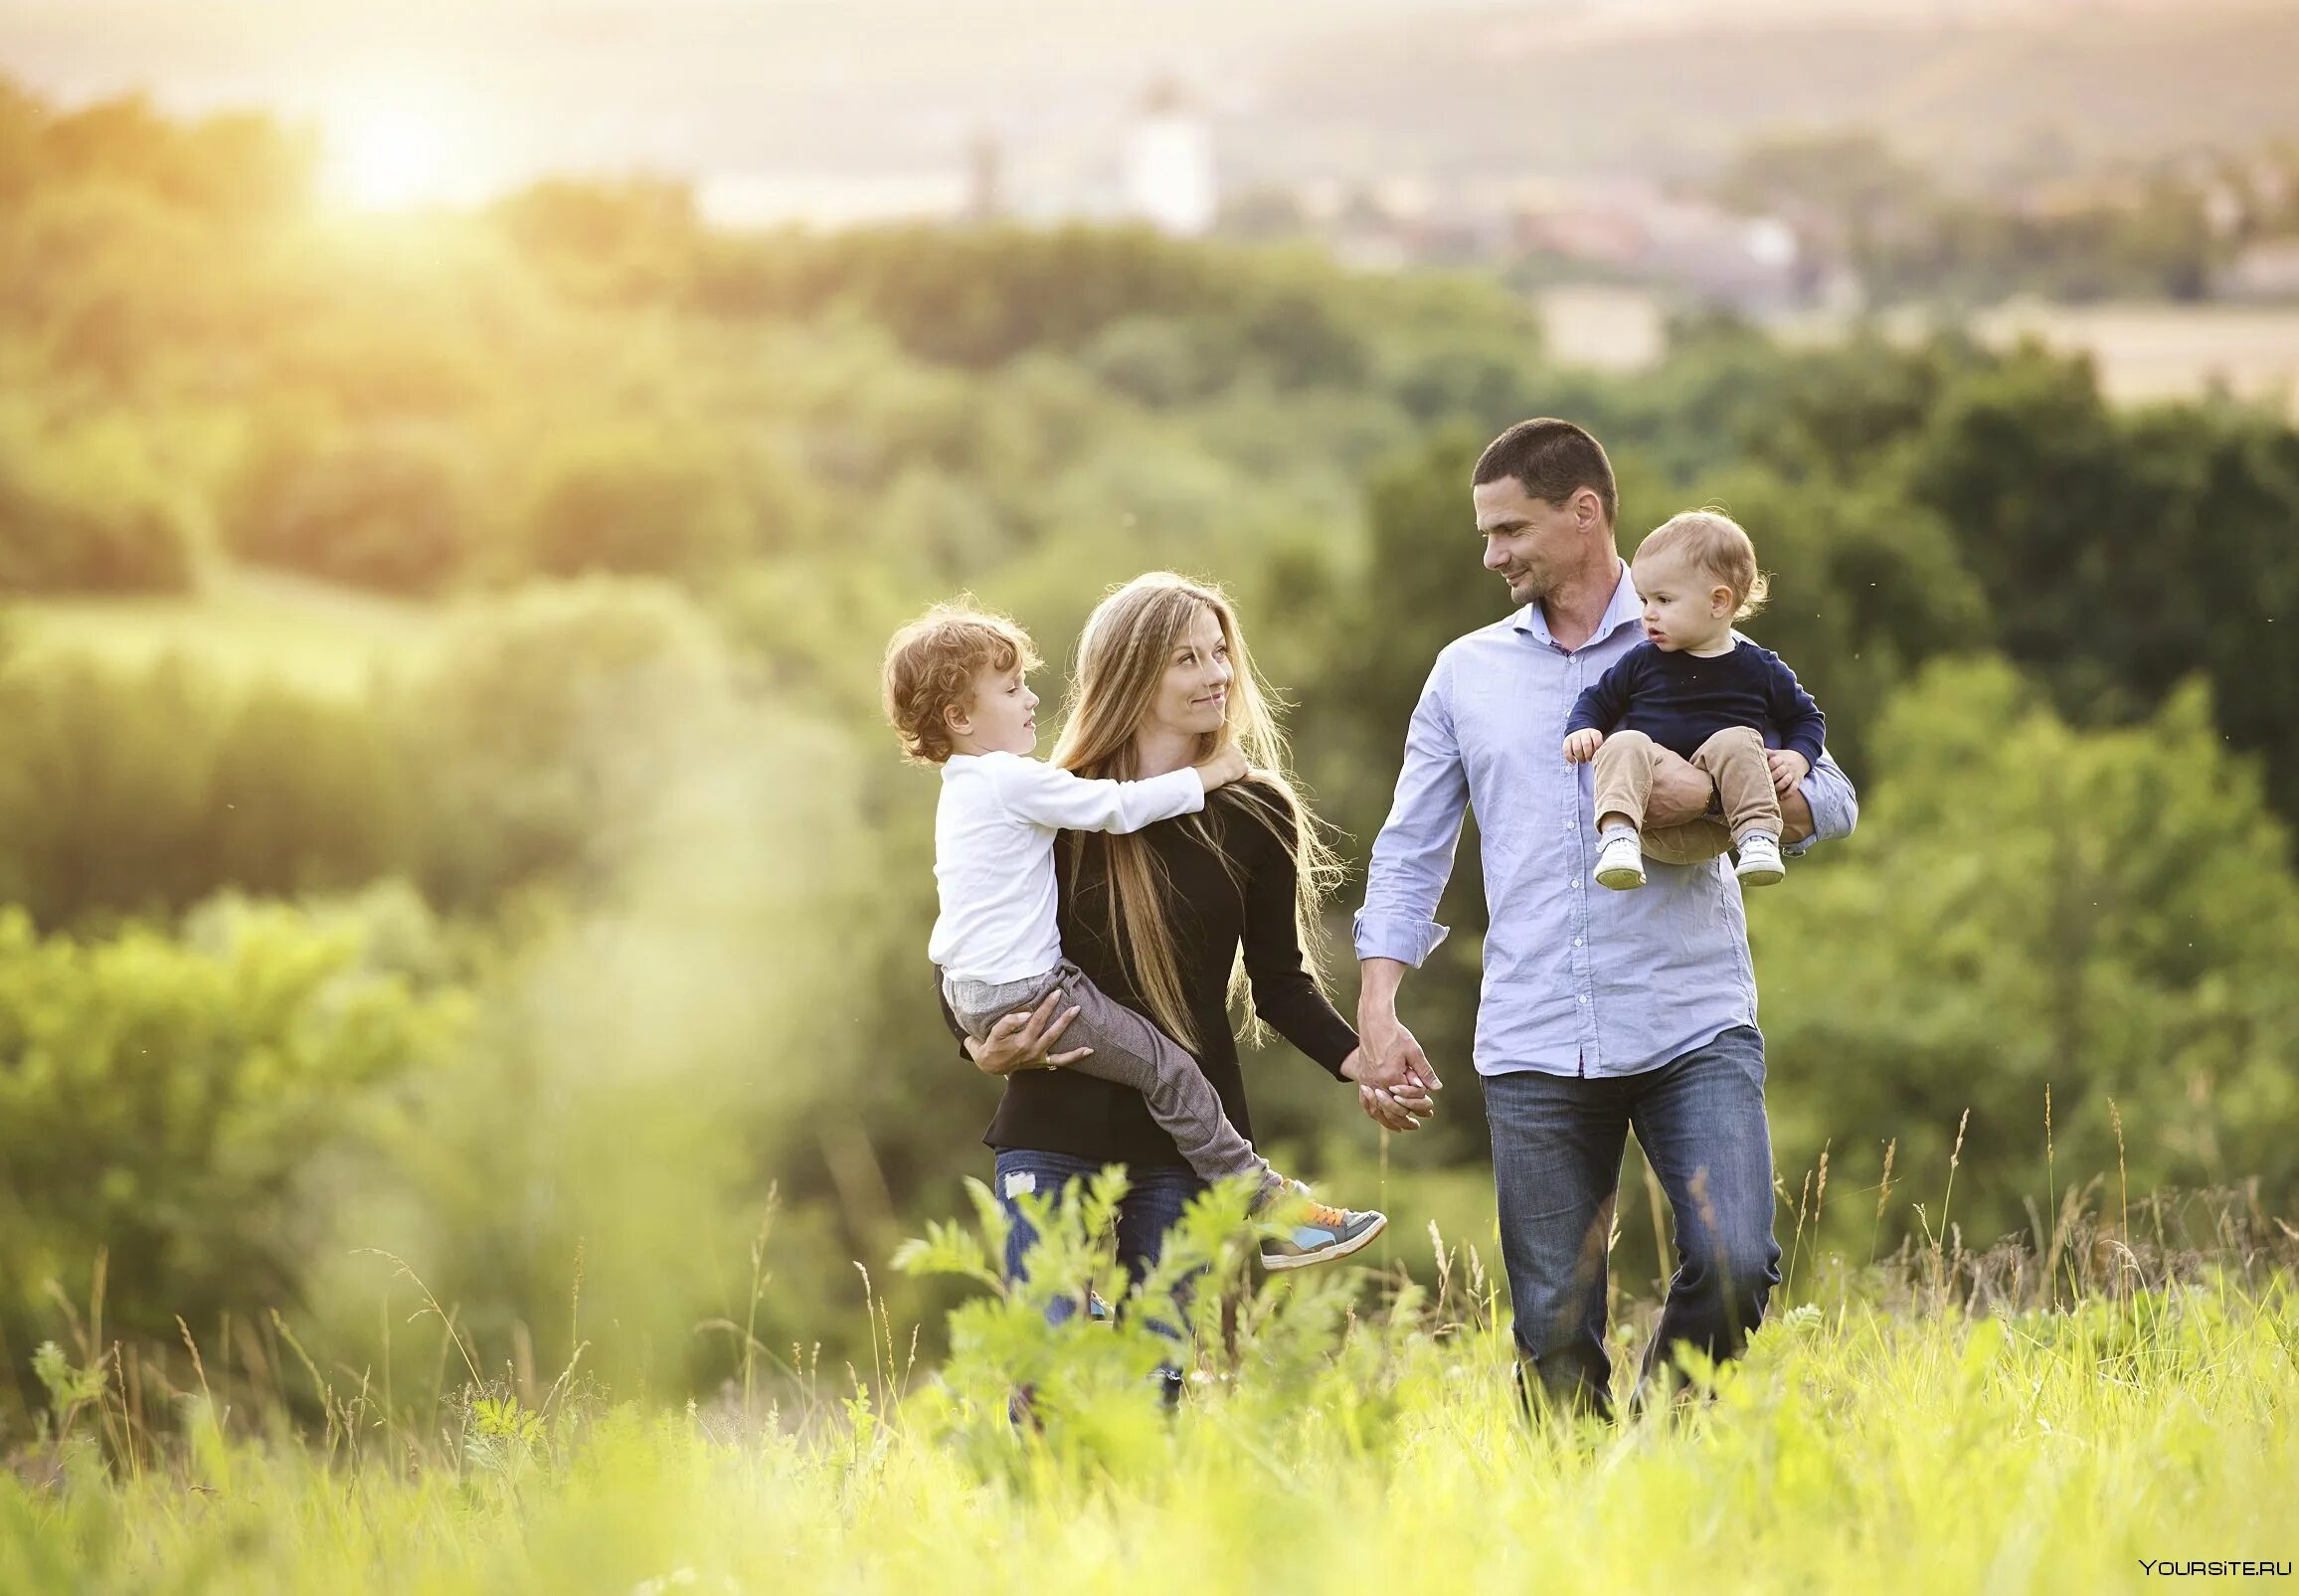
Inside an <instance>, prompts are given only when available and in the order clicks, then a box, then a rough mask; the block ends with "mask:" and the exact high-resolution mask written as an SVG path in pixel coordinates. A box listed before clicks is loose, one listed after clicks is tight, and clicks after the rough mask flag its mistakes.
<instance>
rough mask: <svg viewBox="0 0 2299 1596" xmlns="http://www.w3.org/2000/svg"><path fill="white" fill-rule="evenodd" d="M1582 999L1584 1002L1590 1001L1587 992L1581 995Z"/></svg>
mask: <svg viewBox="0 0 2299 1596" xmlns="http://www.w3.org/2000/svg"><path fill="white" fill-rule="evenodd" d="M1581 1001H1582V1002H1583V1003H1586V1002H1587V1001H1588V997H1587V996H1586V994H1583V996H1582V997H1581Z"/></svg>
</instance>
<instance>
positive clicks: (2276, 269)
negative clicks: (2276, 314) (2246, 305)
mask: <svg viewBox="0 0 2299 1596" xmlns="http://www.w3.org/2000/svg"><path fill="white" fill-rule="evenodd" d="M2219 293H2220V295H2221V296H2222V297H2223V298H2228V299H2299V239H2265V240H2262V241H2261V242H2259V243H2257V244H2254V245H2252V246H2251V247H2250V248H2249V249H2246V250H2245V251H2243V253H2242V254H2240V255H2238V256H2236V257H2235V259H2234V260H2233V261H2231V262H2229V263H2228V265H2227V269H2226V270H2225V271H2224V272H2222V273H2221V274H2220V277H2219Z"/></svg>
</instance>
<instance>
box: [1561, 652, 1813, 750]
mask: <svg viewBox="0 0 2299 1596" xmlns="http://www.w3.org/2000/svg"><path fill="white" fill-rule="evenodd" d="M1727 726H1753V727H1754V728H1756V731H1757V733H1758V735H1759V736H1761V737H1762V738H1763V739H1764V746H1765V747H1766V748H1793V749H1794V750H1796V752H1798V753H1799V754H1802V755H1803V756H1804V758H1805V763H1807V764H1809V765H1818V764H1819V763H1820V748H1821V741H1822V738H1823V736H1824V735H1825V734H1826V732H1827V730H1828V717H1827V716H1825V715H1823V714H1821V712H1820V706H1819V705H1818V704H1816V703H1814V702H1813V701H1812V694H1810V693H1808V692H1806V691H1805V690H1804V689H1803V688H1802V687H1801V686H1799V685H1798V684H1797V680H1796V672H1795V671H1793V670H1790V669H1789V668H1788V666H1787V664H1786V663H1785V662H1783V661H1782V659H1781V657H1780V656H1779V655H1778V654H1776V653H1774V652H1773V651H1772V650H1771V649H1769V648H1759V647H1758V646H1757V645H1756V644H1754V643H1752V642H1750V641H1748V640H1747V639H1746V638H1744V637H1743V638H1736V639H1735V640H1734V644H1733V648H1732V651H1731V652H1730V653H1726V654H1718V655H1716V656H1715V657H1714V658H1713V659H1703V658H1701V657H1700V656H1699V655H1698V654H1694V653H1687V652H1685V651H1684V650H1682V649H1679V650H1677V651H1676V652H1674V653H1672V652H1670V651H1668V650H1667V649H1664V648H1656V647H1655V646H1653V644H1651V643H1649V642H1642V643H1639V644H1637V646H1636V647H1634V648H1632V649H1630V650H1629V651H1628V652H1627V653H1626V654H1623V655H1622V656H1621V658H1620V659H1619V661H1618V662H1617V663H1615V664H1614V666H1613V668H1612V669H1610V670H1608V671H1606V672H1605V673H1604V675H1602V676H1600V677H1599V678H1597V682H1596V685H1595V686H1593V687H1591V688H1589V689H1588V691H1586V692H1584V693H1582V694H1581V695H1580V699H1579V701H1578V702H1577V703H1575V704H1574V705H1573V707H1572V719H1571V720H1569V721H1567V722H1566V723H1565V731H1566V732H1567V733H1568V734H1570V733H1572V732H1578V731H1585V730H1587V729H1588V728H1590V727H1594V728H1596V729H1597V730H1598V731H1600V732H1605V733H1608V734H1609V733H1612V732H1616V731H1632V732H1643V733H1644V734H1645V735H1646V736H1647V737H1650V738H1651V739H1652V740H1653V741H1654V742H1656V743H1658V744H1660V745H1661V746H1662V747H1663V748H1671V749H1675V750H1676V751H1677V752H1678V753H1680V754H1681V755H1683V756H1684V758H1686V759H1690V758H1691V757H1692V755H1693V753H1694V752H1695V751H1696V750H1697V749H1698V748H1699V746H1700V745H1701V744H1702V743H1705V742H1706V741H1708V739H1709V738H1711V737H1713V736H1714V735H1715V734H1716V733H1718V732H1720V731H1722V730H1724V728H1726V727H1727Z"/></svg>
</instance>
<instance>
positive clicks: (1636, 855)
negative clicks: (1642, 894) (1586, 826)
mask: <svg viewBox="0 0 2299 1596" xmlns="http://www.w3.org/2000/svg"><path fill="white" fill-rule="evenodd" d="M1644 884H1645V844H1644V841H1643V839H1642V838H1640V837H1639V836H1638V835H1637V834H1636V832H1634V831H1620V832H1616V833H1614V834H1613V835H1611V836H1609V837H1606V838H1605V840H1604V845H1603V846H1602V847H1600V848H1598V849H1597V885H1598V886H1600V887H1610V888H1612V889H1613V890H1614V891H1615V892H1629V891H1633V890H1634V889H1635V888H1638V887H1641V886H1643V885H1644Z"/></svg>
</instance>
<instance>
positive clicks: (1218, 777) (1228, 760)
mask: <svg viewBox="0 0 2299 1596" xmlns="http://www.w3.org/2000/svg"><path fill="white" fill-rule="evenodd" d="M1250 774H1252V768H1251V767H1250V766H1248V765H1247V764H1246V763H1245V751H1244V750H1243V749H1241V748H1239V747H1238V746H1237V745H1236V744H1235V743H1225V744H1223V745H1222V747H1221V749H1220V750H1219V751H1218V752H1217V753H1215V755H1214V756H1213V758H1211V759H1209V760H1207V761H1206V762H1205V763H1204V764H1202V765H1200V766H1198V767H1197V776H1198V780H1200V781H1201V782H1203V783H1204V784H1205V791H1206V792H1208V793H1210V792H1212V791H1213V790H1214V789H1215V788H1217V787H1227V786H1228V785H1229V784H1230V783H1232V782H1242V781H1244V780H1245V779H1246V777H1247V776H1249V775H1250Z"/></svg>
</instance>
